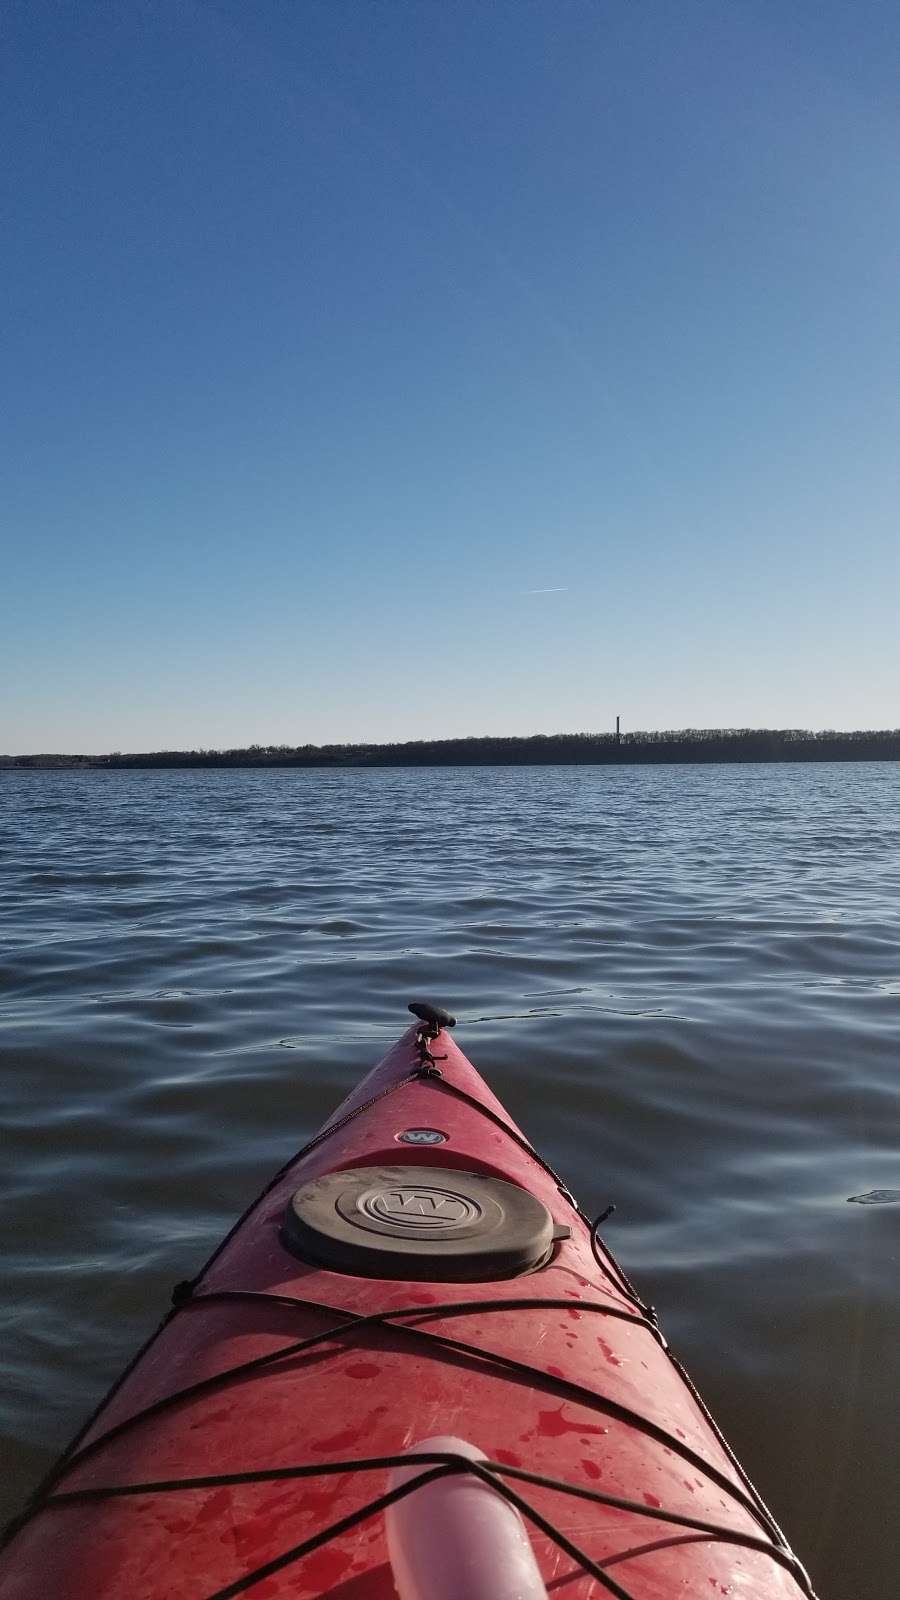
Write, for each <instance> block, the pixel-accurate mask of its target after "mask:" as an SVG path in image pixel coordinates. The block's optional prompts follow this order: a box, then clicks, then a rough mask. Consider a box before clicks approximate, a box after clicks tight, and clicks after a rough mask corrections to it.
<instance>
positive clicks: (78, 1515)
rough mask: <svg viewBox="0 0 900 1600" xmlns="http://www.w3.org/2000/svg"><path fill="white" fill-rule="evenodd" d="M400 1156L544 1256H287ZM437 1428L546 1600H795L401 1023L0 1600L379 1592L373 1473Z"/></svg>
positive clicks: (67, 1466) (157, 1361)
mask: <svg viewBox="0 0 900 1600" xmlns="http://www.w3.org/2000/svg"><path fill="white" fill-rule="evenodd" d="M410 1135H412V1136H413V1137H412V1138H411V1137H410ZM398 1162H402V1163H403V1165H404V1166H406V1167H409V1166H414V1167H415V1169H416V1171H417V1172H420V1173H421V1175H422V1182H423V1185H425V1186H426V1188H427V1179H428V1177H429V1174H441V1175H444V1176H443V1177H442V1178H441V1182H442V1183H443V1185H444V1190H443V1191H442V1192H449V1191H448V1183H447V1179H446V1176H445V1175H446V1174H447V1173H453V1172H454V1171H458V1172H459V1173H460V1174H461V1175H462V1174H470V1175H471V1174H474V1175H475V1176H476V1181H477V1180H478V1179H481V1180H489V1179H491V1180H501V1181H502V1182H503V1183H506V1184H512V1185H516V1186H518V1188H519V1189H521V1190H526V1191H528V1193H529V1194H530V1195H533V1196H535V1197H536V1198H537V1199H538V1200H539V1201H540V1202H541V1203H542V1205H543V1206H544V1207H545V1208H546V1211H547V1212H548V1213H549V1215H550V1217H551V1218H552V1222H553V1224H554V1225H555V1230H556V1235H557V1237H556V1238H555V1239H554V1241H553V1244H552V1249H551V1251H550V1254H549V1259H547V1260H546V1261H545V1263H544V1264H542V1265H539V1266H538V1267H537V1268H536V1270H532V1271H530V1272H527V1273H522V1274H519V1275H517V1276H507V1277H503V1278H494V1279H491V1280H489V1281H478V1282H472V1281H441V1280H440V1279H439V1278H435V1279H434V1280H431V1281H429V1280H426V1279H422V1278H421V1276H420V1277H419V1279H418V1281H402V1280H401V1279H399V1278H389V1277H374V1276H370V1275H363V1274H362V1273H360V1274H358V1275H357V1274H355V1273H353V1272H351V1271H347V1270H333V1269H332V1268H330V1267H329V1266H327V1265H324V1264H321V1263H317V1262H316V1261H314V1260H300V1259H298V1257H297V1256H296V1255H295V1254H294V1253H292V1250H291V1249H289V1248H288V1247H287V1245H286V1243H285V1233H284V1227H285V1217H286V1214H287V1213H288V1212H289V1211H290V1208H291V1204H292V1201H293V1198H294V1196H295V1195H296V1194H297V1191H298V1189H299V1188H300V1187H301V1186H309V1185H315V1182H316V1180H319V1179H325V1178H326V1175H329V1174H335V1173H349V1174H351V1175H352V1173H353V1172H354V1171H355V1170H356V1169H360V1170H367V1169H383V1168H389V1169H393V1168H394V1167H395V1166H396V1165H397V1163H398ZM451 1187H452V1186H451ZM435 1435H456V1436H459V1437H462V1438H464V1439H466V1440H468V1441H470V1442H471V1443H472V1444H473V1445H475V1446H477V1447H478V1449H480V1450H481V1451H482V1452H483V1453H484V1456H485V1457H486V1458H487V1459H488V1461H489V1462H490V1463H491V1464H492V1466H491V1468H490V1469H489V1470H490V1471H491V1473H492V1475H493V1477H494V1479H495V1481H497V1482H500V1483H504V1484H506V1485H507V1487H508V1489H509V1490H510V1491H512V1492H513V1493H514V1494H516V1495H518V1496H520V1497H521V1499H522V1500H523V1501H524V1502H526V1504H527V1506H528V1507H529V1508H530V1510H531V1511H532V1512H533V1514H534V1518H536V1519H537V1520H534V1519H533V1518H531V1517H529V1516H528V1515H526V1523H527V1525H528V1528H529V1533H530V1535H531V1539H532V1543H533V1546H534V1550H535V1554H536V1556H537V1560H538V1563H539V1566H540V1568H541V1572H542V1574H543V1577H544V1582H545V1584H546V1585H547V1586H548V1589H549V1591H550V1593H552V1595H553V1596H557V1595H561V1596H562V1597H564V1600H586V1597H587V1596H589V1595H593V1596H597V1595H600V1594H603V1593H612V1594H616V1595H619V1596H625V1597H626V1600H627V1597H630V1600H671V1597H672V1596H673V1595H676V1594H683V1593H685V1592H687V1593H691V1594H708V1593H711V1594H723V1595H727V1594H731V1593H735V1594H739V1595H740V1596H741V1597H743V1600H747V1597H760V1600H761V1597H763V1596H766V1597H773V1600H777V1597H791V1600H796V1597H797V1596H799V1595H807V1596H810V1595H811V1594H812V1590H811V1588H810V1586H809V1581H808V1579H807V1578H806V1575H805V1573H804V1571H803V1568H802V1567H801V1566H800V1564H799V1563H798V1562H797V1561H796V1558H795V1557H794V1556H793V1555H792V1554H791V1552H790V1550H789V1548H788V1546H787V1544H786V1542H785V1540H784V1537H783V1535H782V1534H781V1532H780V1530H779V1528H778V1527H777V1525H776V1524H775V1522H774V1521H773V1519H772V1517H771V1515H770V1513H769V1512H768V1511H767V1509H766V1508H765V1506H764V1505H763V1503H762V1501H761V1500H760V1499H759V1496H758V1495H757V1494H756V1491H755V1490H754V1489H753V1487H752V1485H751V1484H750V1483H749V1481H748V1479H747V1478H746V1476H745V1474H744V1473H743V1471H742V1469H741V1468H740V1466H739V1465H738V1463H737V1461H736V1460H735V1458H734V1456H733V1454H732V1453H731V1451H730V1450H729V1448H728V1446H727V1444H726V1443H725V1441H724V1440H723V1438H722V1436H721V1434H720V1433H719V1431H718V1429H717V1428H716V1426H715V1424H714V1423H713V1421H712V1419H711V1418H710V1416H709V1414H708V1412H707V1411H706V1408H705V1407H704V1405H703V1403H702V1401H701V1400H700V1398H699V1396H698V1395H697V1394H696V1392H695V1391H694V1390H693V1387H692V1386H691V1385H690V1384H689V1381H688V1380H687V1379H686V1376H685V1374H684V1373H683V1370H682V1369H681V1367H680V1365H679V1364H678V1363H677V1362H676V1361H675V1360H674V1358H673V1357H672V1355H671V1353H670V1352H669V1350H668V1347H667V1345H666V1343H665V1340H664V1338H663V1336H662V1334H661V1333H660V1331H659V1328H658V1326H657V1324H656V1320H655V1316H654V1314H653V1312H652V1311H651V1309H650V1308H649V1307H647V1306H645V1305H644V1304H643V1303H642V1302H641V1300H640V1299H639V1297H638V1296H637V1295H636V1293H635V1291H634V1290H633V1288H632V1286H631V1285H630V1284H629V1282H628V1280H627V1279H626V1278H625V1276H624V1275H623V1273H622V1272H621V1269H620V1268H619V1267H618V1265H617V1264H616V1263H615V1261H614V1260H613V1258H612V1257H611V1256H610V1255H609V1253H608V1252H607V1250H606V1249H605V1247H604V1246H603V1245H602V1243H600V1241H599V1239H598V1238H597V1237H596V1233H595V1231H594V1230H592V1228H591V1225H590V1223H589V1221H588V1219H586V1218H585V1217H584V1216H583V1215H582V1213H580V1211H579V1210H578V1208H577V1206H576V1204H575V1202H574V1200H573V1198H572V1196H571V1195H570V1194H569V1192H568V1190H567V1189H566V1187H565V1185H564V1184H563V1183H562V1181H561V1180H560V1179H559V1178H558V1177H557V1175H556V1174H555V1173H554V1172H552V1170H551V1169H550V1168H549V1167H548V1166H547V1165H546V1163H545V1162H543V1161H542V1159H541V1158H540V1156H539V1155H538V1154H537V1153H536V1152H535V1151H534V1150H533V1149H532V1147H531V1146H530V1145H529V1144H528V1142H527V1140H526V1139H525V1137H524V1135H523V1134H522V1133H521V1131H520V1130H519V1129H518V1128H517V1127H516V1126H515V1124H514V1123H513V1122H512V1121H511V1120H510V1119H509V1118H508V1116H507V1114H506V1112H505V1111H504V1109H503V1107H502V1106H501V1105H500V1103H499V1102H498V1101H497V1100H496V1098H495V1097H494V1096H493V1095H492V1094H491V1092H490V1090H489V1089H488V1088H487V1086H486V1085H485V1084H484V1082H483V1081H482V1079H481V1078H480V1077H479V1075H478V1074H477V1072H476V1071H475V1069H474V1068H473V1067H472V1066H471V1064H470V1063H469V1062H468V1061H467V1059H466V1057H465V1056H464V1055H463V1054H462V1052H461V1051H460V1050H459V1048H458V1047H457V1045H456V1044H455V1042H454V1040H453V1039H452V1038H451V1036H450V1034H449V1033H448V1032H447V1031H446V1030H445V1029H444V1030H441V1031H438V1032H435V1030H433V1029H429V1027H428V1026H427V1025H426V1024H423V1023H419V1024H417V1025H416V1026H415V1027H413V1028H411V1029H409V1030H408V1031H407V1033H406V1034H404V1036H403V1038H402V1039H401V1040H400V1041H399V1042H398V1044H397V1045H396V1046H395V1047H394V1049H393V1050H391V1051H390V1052H389V1054H388V1055H387V1056H386V1057H385V1059H384V1060H383V1061H382V1062H381V1063H380V1064H379V1066H378V1067H376V1068H375V1069H374V1070H373V1071H372V1072H371V1073H370V1074H369V1076H368V1077H367V1078H366V1079H365V1080H364V1081H363V1082H362V1083H361V1084H360V1085H359V1086H358V1088H357V1089H356V1090H354V1092H353V1093H352V1094H351V1095H350V1096H349V1098H348V1099H347V1100H346V1101H345V1102H344V1104H343V1105H342V1106H341V1107H340V1108H339V1110H338V1111H337V1112H335V1114H334V1115H333V1117H332V1118H331V1119H330V1121H329V1122H328V1123H326V1124H325V1127H324V1128H323V1130H322V1132H321V1133H320V1134H318V1135H317V1136H316V1137H315V1138H314V1139H313V1140H311V1141H310V1143H309V1144H308V1145H307V1146H306V1147H305V1149H304V1150H303V1151H301V1152H300V1153H299V1155H298V1156H297V1157H295V1158H294V1159H293V1160H292V1161H291V1162H289V1163H288V1164H287V1166H286V1167H285V1168H283V1169H282V1171H281V1172H280V1173H279V1174H278V1175H277V1176H276V1178H275V1179H274V1180H273V1181H272V1183H271V1184H270V1185H269V1187H268V1188H267V1189H266V1190H265V1191H264V1193H263V1194H262V1195H261V1196H260V1197H259V1199H258V1200H257V1201H255V1202H254V1204H253V1205H252V1206H251V1208H250V1209H249V1211H248V1212H247V1213H246V1214H245V1216H244V1217H242V1218H241V1220H240V1221H239V1223H237V1224H236V1225H235V1228H234V1229H233V1230H232V1231H231V1233H230V1234H229V1235H228V1236H227V1238H226V1239H225V1240H224V1241H223V1243H222V1245H220V1246H219V1248H218V1249H217V1250H216V1252H215V1253H214V1254H213V1256H212V1257H211V1259H210V1261H209V1262H208V1263H207V1264H206V1266H205V1267H204V1268H203V1270H202V1271H201V1272H200V1274H198V1277H197V1278H196V1279H195V1280H193V1282H192V1283H191V1284H189V1285H182V1286H179V1291H178V1292H177V1293H176V1305H175V1308H174V1309H173V1311H172V1312H171V1313H170V1314H169V1316H168V1317H167V1319H166V1320H165V1322H164V1323H163V1325H162V1326H161V1328H160V1329H159V1330H158V1331H157V1333H156V1334H155V1335H154V1337H153V1338H152V1339H151V1341H150V1342H149V1343H148V1345H146V1346H145V1347H144V1349H143V1351H141V1352H140V1353H139V1355H138V1356H137V1357H136V1358H135V1361H134V1362H133V1363H132V1365H131V1367H129V1369H128V1370H127V1371H126V1373H125V1374H124V1375H123V1377H122V1378H121V1379H120V1380H119V1382H118V1383H117V1385H116V1386H115V1387H114V1388H113V1390H112V1391H111V1393H110V1394H109V1396H107V1398H106V1400H105V1401H104V1402H103V1404H102V1405H101V1407H100V1408H99V1410H98V1412H97V1413H96V1414H95V1416H94V1417H93V1419H91V1421H90V1423H89V1424H88V1425H87V1426H86V1428H85V1429H84V1430H82V1433H81V1434H80V1435H79V1436H78V1438H77V1439H76V1440H75V1442H74V1443H73V1445H72V1446H70V1448H69V1450H68V1452H67V1453H66V1455H65V1456H64V1457H63V1458H62V1460H61V1462H60V1463H59V1464H58V1465H57V1467H56V1468H55V1469H54V1471H53V1473H51V1475H50V1476H49V1478H48V1479H47V1480H45V1483H44V1484H43V1485H42V1486H41V1488H40V1489H39V1491H38V1492H37V1495H36V1497H35V1500H34V1502H33V1503H32V1505H31V1506H30V1508H29V1510H28V1512H27V1513H26V1516H25V1518H24V1519H23V1520H22V1522H21V1525H20V1526H19V1527H18V1529H17V1530H16V1531H15V1532H14V1536H13V1537H12V1539H11V1542H10V1543H9V1544H8V1547H7V1550H6V1552H5V1554H4V1555H3V1557H2V1558H0V1600H33V1597H36V1596H37V1595H38V1594H42V1595H45V1594H47V1593H53V1594H54V1595H56V1596H58V1597H59V1600H86V1597H87V1596H89V1595H90V1596H92V1597H112V1596H120V1595H121V1596H124V1595H127V1596H128V1597H129V1600H162V1597H163V1596H184V1597H185V1600H212V1597H214V1596H215V1597H216V1600H225V1597H226V1596H230V1595H233V1594H238V1593H243V1592H246V1593H249V1594H251V1595H252V1596H254V1597H256V1600H276V1597H287V1596H291V1597H294V1600H306V1597H313V1596H323V1595H327V1596H329V1597H330V1600H392V1597H394V1596H395V1595H396V1589H395V1586H394V1581H393V1576H392V1572H391V1568H390V1564H389V1561H388V1554H387V1548H386V1543H385V1534H384V1519H383V1516H382V1515H381V1514H380V1512H381V1509H382V1506H381V1504H380V1502H381V1498H382V1497H383V1496H384V1495H385V1492H386V1489H387V1484H388V1478H389V1472H390V1465H389V1464H390V1462H392V1461H394V1460H395V1458H397V1457H400V1456H402V1455H403V1453H404V1452H406V1451H408V1450H409V1449H410V1447H411V1446H413V1445H415V1444H417V1443H419V1442H420V1441H422V1440H423V1439H428V1438H431V1437H433V1436H435ZM434 1465H435V1469H436V1470H442V1464H441V1462H439V1461H437V1462H435V1463H434ZM452 1465H453V1463H451V1462H447V1463H445V1464H444V1467H445V1468H446V1469H449V1468H450V1467H451V1466H452ZM517 1474H521V1476H518V1475H517ZM535 1477H536V1478H537V1479H540V1480H543V1481H534V1479H535ZM547 1480H552V1482H553V1484H562V1485H564V1486H566V1487H554V1486H552V1485H551V1483H550V1482H548V1481H547ZM373 1502H374V1503H376V1505H377V1509H375V1510H373V1509H371V1507H372V1505H373ZM367 1508H368V1509H367ZM335 1525H337V1530H338V1531H336V1532H332V1531H330V1530H332V1529H334V1527H335Z"/></svg>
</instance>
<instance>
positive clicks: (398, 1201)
mask: <svg viewBox="0 0 900 1600" xmlns="http://www.w3.org/2000/svg"><path fill="white" fill-rule="evenodd" d="M360 1200H361V1209H363V1210H364V1211H366V1212H368V1214H369V1216H370V1217H376V1218H377V1219H378V1221H379V1222H390V1223H393V1224H394V1225H395V1226H396V1227H398V1229H402V1230H405V1229H407V1228H409V1229H412V1230H413V1231H414V1232H418V1231H419V1230H420V1229H426V1228H427V1229H429V1230H432V1229H435V1228H437V1229H440V1231H441V1232H444V1231H445V1230H448V1229H450V1228H460V1227H464V1226H465V1225H467V1224H468V1223H472V1222H477V1220H478V1218H479V1217H480V1216H481V1208H480V1206H477V1205H476V1204H475V1201H474V1200H470V1199H469V1198H468V1196H467V1195H461V1194H454V1193H453V1191H452V1190H451V1189H432V1188H431V1187H428V1186H426V1185H422V1186H421V1187H419V1186H417V1187H416V1188H415V1189H407V1188H405V1187H404V1188H399V1187H398V1188H393V1189H378V1190H375V1191H372V1190H370V1191H369V1193H368V1194H366V1195H363V1196H361V1197H360Z"/></svg>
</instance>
